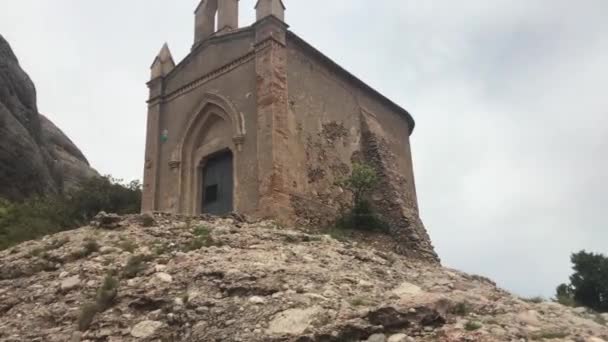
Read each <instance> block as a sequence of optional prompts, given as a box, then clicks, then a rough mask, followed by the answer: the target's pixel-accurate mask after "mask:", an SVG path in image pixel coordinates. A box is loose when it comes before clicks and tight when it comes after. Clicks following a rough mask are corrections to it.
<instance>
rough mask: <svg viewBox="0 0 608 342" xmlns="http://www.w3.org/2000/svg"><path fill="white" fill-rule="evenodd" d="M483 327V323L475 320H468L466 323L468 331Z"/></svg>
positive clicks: (465, 327) (465, 328)
mask: <svg viewBox="0 0 608 342" xmlns="http://www.w3.org/2000/svg"><path fill="white" fill-rule="evenodd" d="M482 327H483V325H482V324H481V323H479V322H474V321H468V322H467V323H466V324H465V325H464V330H466V331H475V330H479V329H481V328H482Z"/></svg>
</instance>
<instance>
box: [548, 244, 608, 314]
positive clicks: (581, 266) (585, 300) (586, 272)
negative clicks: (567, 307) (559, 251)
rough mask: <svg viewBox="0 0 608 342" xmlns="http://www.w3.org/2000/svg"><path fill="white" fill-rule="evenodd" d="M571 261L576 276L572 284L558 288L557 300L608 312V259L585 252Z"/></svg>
mask: <svg viewBox="0 0 608 342" xmlns="http://www.w3.org/2000/svg"><path fill="white" fill-rule="evenodd" d="M570 260H571V261H572V264H573V269H574V274H573V275H571V276H570V284H562V285H560V286H558V287H557V294H556V297H557V300H558V301H559V302H564V303H566V304H567V303H569V302H570V303H577V304H580V305H583V306H586V307H588V308H591V309H593V310H596V311H599V312H608V258H606V257H605V256H604V255H602V254H595V253H587V252H586V251H584V250H583V251H581V252H578V253H575V254H572V257H571V258H570Z"/></svg>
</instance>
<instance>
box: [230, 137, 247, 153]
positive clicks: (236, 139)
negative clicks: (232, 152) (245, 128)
mask: <svg viewBox="0 0 608 342" xmlns="http://www.w3.org/2000/svg"><path fill="white" fill-rule="evenodd" d="M232 141H233V142H234V146H235V147H236V150H237V151H238V152H242V151H243V143H244V142H245V135H244V134H238V135H235V136H234V137H233V138H232Z"/></svg>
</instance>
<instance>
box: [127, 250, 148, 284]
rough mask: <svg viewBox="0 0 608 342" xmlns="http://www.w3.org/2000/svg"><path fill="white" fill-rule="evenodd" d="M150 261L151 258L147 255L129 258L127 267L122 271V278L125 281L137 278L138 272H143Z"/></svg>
mask: <svg viewBox="0 0 608 342" xmlns="http://www.w3.org/2000/svg"><path fill="white" fill-rule="evenodd" d="M150 260H152V257H151V256H147V255H134V256H132V257H130V258H129V261H127V265H126V266H125V268H124V269H123V270H122V276H123V277H124V278H127V279H131V278H135V277H137V275H138V274H139V273H140V272H143V271H144V270H145V269H146V267H148V262H149V261H150Z"/></svg>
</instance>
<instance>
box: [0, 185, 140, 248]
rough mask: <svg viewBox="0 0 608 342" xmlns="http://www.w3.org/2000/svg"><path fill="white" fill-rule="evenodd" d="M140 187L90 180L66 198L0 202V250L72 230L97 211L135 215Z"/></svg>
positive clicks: (89, 218)
mask: <svg viewBox="0 0 608 342" xmlns="http://www.w3.org/2000/svg"><path fill="white" fill-rule="evenodd" d="M140 205H141V186H140V184H139V182H137V181H134V182H131V183H129V184H123V183H122V182H121V181H120V180H116V179H113V178H111V177H109V176H107V177H97V178H91V179H89V180H87V181H85V182H84V183H82V185H81V187H80V188H78V189H76V190H73V191H71V192H69V193H66V194H59V195H53V196H48V197H35V198H30V199H27V200H25V201H22V202H18V203H10V202H8V201H5V200H1V199H0V250H3V249H6V248H9V247H11V246H13V245H16V244H18V243H21V242H23V241H28V240H33V239H37V238H40V237H42V236H44V235H48V234H54V233H58V232H61V231H65V230H70V229H74V228H76V227H79V226H82V225H84V224H86V223H88V222H89V221H90V220H91V219H92V218H93V217H94V216H95V215H96V214H97V213H98V212H99V211H102V210H103V211H106V212H114V213H117V214H130V213H137V212H138V211H139V209H140Z"/></svg>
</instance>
